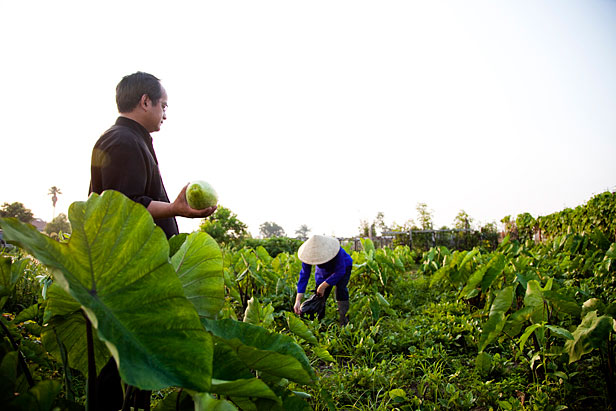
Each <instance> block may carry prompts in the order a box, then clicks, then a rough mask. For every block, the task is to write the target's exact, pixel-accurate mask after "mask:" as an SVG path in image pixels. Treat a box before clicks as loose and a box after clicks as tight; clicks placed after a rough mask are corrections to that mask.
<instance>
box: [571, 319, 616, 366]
mask: <svg viewBox="0 0 616 411" xmlns="http://www.w3.org/2000/svg"><path fill="white" fill-rule="evenodd" d="M614 331H616V330H615V322H614V319H613V318H612V317H610V316H609V315H602V316H601V317H597V312H596V311H591V312H589V313H588V314H586V316H585V317H584V319H583V320H582V322H581V323H580V325H578V327H577V328H576V329H575V331H574V332H573V340H567V341H566V342H565V350H566V351H567V352H568V353H569V364H571V363H572V362H575V361H577V360H579V359H580V358H582V355H584V354H588V353H589V352H591V351H592V350H594V349H595V348H600V347H601V346H602V345H604V344H605V342H606V341H607V340H608V338H609V336H610V334H611V333H612V332H614Z"/></svg>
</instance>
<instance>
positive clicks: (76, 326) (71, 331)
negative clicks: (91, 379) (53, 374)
mask: <svg viewBox="0 0 616 411" xmlns="http://www.w3.org/2000/svg"><path fill="white" fill-rule="evenodd" d="M44 321H45V323H46V324H45V327H43V333H42V336H41V337H42V342H43V345H44V346H45V349H46V350H47V351H48V352H49V353H50V354H51V355H53V357H54V358H56V359H57V360H58V361H62V351H61V350H62V347H61V346H60V344H63V345H64V349H65V350H66V354H67V358H68V364H65V365H68V366H69V367H71V368H74V369H76V370H79V371H81V372H82V373H83V375H88V352H87V349H88V346H87V341H86V319H85V317H84V315H83V311H82V310H81V305H79V303H78V302H77V301H75V299H74V298H73V297H71V296H70V295H69V294H68V293H67V292H66V291H64V290H63V289H62V288H60V287H59V286H58V285H57V284H53V285H52V286H51V287H49V291H48V292H47V306H46V308H45V319H44ZM110 357H111V354H110V353H109V350H108V349H107V346H106V345H105V343H103V342H102V341H101V340H99V339H98V338H95V339H94V361H95V364H96V372H97V373H99V372H100V371H101V369H102V368H103V367H104V366H105V364H106V363H107V361H109V358H110Z"/></svg>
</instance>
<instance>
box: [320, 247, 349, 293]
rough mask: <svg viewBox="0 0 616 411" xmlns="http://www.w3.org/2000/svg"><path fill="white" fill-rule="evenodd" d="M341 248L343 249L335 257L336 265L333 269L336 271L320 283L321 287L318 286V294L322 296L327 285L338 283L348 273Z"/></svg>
mask: <svg viewBox="0 0 616 411" xmlns="http://www.w3.org/2000/svg"><path fill="white" fill-rule="evenodd" d="M340 250H341V251H339V252H338V254H337V255H336V257H334V258H335V259H336V262H335V263H336V265H335V266H334V270H333V271H334V272H333V273H332V274H331V275H330V276H329V277H327V278H326V279H325V281H323V282H322V283H321V284H320V285H319V288H317V294H319V295H320V296H323V294H324V293H325V290H326V289H327V287H331V286H332V285H336V284H338V281H340V279H341V278H342V277H344V275H345V274H346V265H345V263H344V258H343V255H342V249H340Z"/></svg>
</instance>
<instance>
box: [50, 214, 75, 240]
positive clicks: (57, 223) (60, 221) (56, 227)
mask: <svg viewBox="0 0 616 411" xmlns="http://www.w3.org/2000/svg"><path fill="white" fill-rule="evenodd" d="M45 232H46V233H47V234H49V235H51V234H52V233H56V234H60V232H62V233H65V234H70V233H71V232H72V229H71V223H69V222H68V218H67V217H66V214H64V213H60V214H58V216H57V217H55V218H54V219H53V220H51V222H50V223H47V225H46V226H45Z"/></svg>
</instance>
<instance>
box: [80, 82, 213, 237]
mask: <svg viewBox="0 0 616 411" xmlns="http://www.w3.org/2000/svg"><path fill="white" fill-rule="evenodd" d="M116 104H117V106H118V111H119V113H120V116H119V117H118V119H117V120H116V123H115V125H113V126H112V127H111V128H110V129H109V130H107V131H106V132H105V133H104V134H103V135H102V136H101V137H100V138H99V139H98V141H97V142H96V144H95V145H94V149H93V150H92V164H91V168H90V172H91V174H90V193H93V192H94V193H98V194H100V193H102V192H103V191H105V190H109V189H112V190H116V191H119V192H121V193H122V194H124V195H125V196H127V197H128V198H130V199H131V200H133V201H136V202H137V203H140V204H142V205H143V206H144V207H145V208H146V209H147V210H148V211H149V212H150V214H152V217H153V218H154V222H155V223H156V225H158V226H159V227H160V228H162V229H163V231H164V232H165V234H166V235H167V238H170V237H172V236H173V235H176V234H179V230H178V225H177V222H176V220H175V217H177V216H181V217H188V218H204V217H207V216H209V215H211V214H212V213H213V212H214V211H215V210H216V207H215V206H214V207H210V208H206V209H204V210H195V209H193V208H190V206H189V205H188V203H187V202H186V187H187V186H188V185H186V186H184V188H182V190H181V191H180V194H178V196H177V198H176V199H175V201H174V202H173V203H171V202H169V197H168V196H167V191H166V190H165V187H164V185H163V180H162V178H161V176H160V171H159V169H158V160H157V159H156V153H155V152H154V147H153V145H152V136H151V135H150V133H153V132H155V131H159V130H160V126H161V124H162V123H163V121H165V120H166V119H167V114H166V111H167V92H166V91H165V89H164V87H163V86H162V84H161V83H160V80H159V79H157V78H156V77H154V76H153V75H151V74H148V73H143V72H137V73H134V74H131V75H128V76H125V77H124V78H123V79H122V80H121V81H120V83H118V85H117V87H116Z"/></svg>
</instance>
